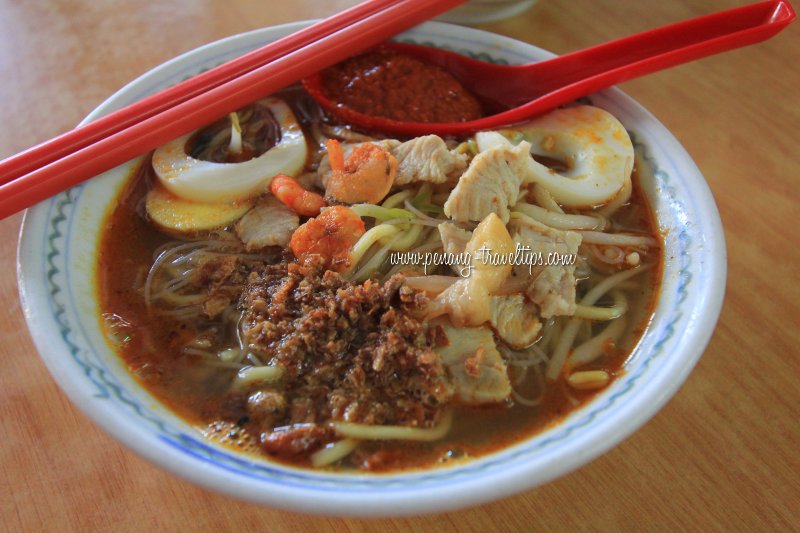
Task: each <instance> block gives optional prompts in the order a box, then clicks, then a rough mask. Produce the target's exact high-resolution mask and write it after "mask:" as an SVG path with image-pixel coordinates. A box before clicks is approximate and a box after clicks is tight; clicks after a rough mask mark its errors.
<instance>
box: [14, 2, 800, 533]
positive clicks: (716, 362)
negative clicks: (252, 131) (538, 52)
mask: <svg viewBox="0 0 800 533" xmlns="http://www.w3.org/2000/svg"><path fill="white" fill-rule="evenodd" d="M353 3H354V2H352V1H345V0H325V1H322V0H292V1H287V2H277V1H276V2H272V1H269V2H263V1H256V0H225V1H222V0H219V1H213V0H206V1H195V0H171V1H169V2H165V1H161V0H138V1H133V0H106V1H102V2H101V1H97V0H51V1H47V0H32V1H25V0H0V124H1V125H2V127H0V158H2V157H5V156H8V155H11V154H13V153H15V152H17V151H20V150H22V149H25V148H27V147H29V146H31V145H33V144H35V143H37V142H41V141H44V140H46V139H48V138H50V137H52V136H54V135H56V134H58V133H61V132H63V131H65V130H67V129H69V128H70V127H73V126H74V125H75V124H76V123H77V122H78V121H79V120H80V119H81V118H82V117H83V116H85V115H86V114H87V113H88V112H89V111H90V110H92V109H93V108H94V107H95V106H97V105H98V104H99V103H100V102H101V101H102V100H103V99H105V98H106V97H107V96H108V95H110V94H111V93H112V92H114V91H115V90H117V89H118V88H120V87H121V86H122V85H123V84H125V83H126V82H128V81H130V80H131V79H133V78H134V77H136V76H138V75H140V74H141V73H143V72H144V71H146V70H147V69H150V68H152V67H154V66H156V65H158V64H159V63H161V62H163V61H165V60H167V59H169V58H171V57H173V56H175V55H176V54H179V53H181V52H184V51H187V50H190V49H192V48H195V47H197V46H199V45H201V44H204V43H207V42H209V41H213V40H216V39H219V38H221V37H225V36H228V35H231V34H235V33H240V32H243V31H247V30H251V29H255V28H259V27H262V26H268V25H273V24H279V23H284V22H290V21H294V20H300V19H306V18H313V17H323V16H327V15H329V14H331V13H333V12H335V11H337V10H341V9H343V8H345V7H346V6H349V5H352V4H353ZM743 3H744V2H742V1H737V0H674V1H670V2H661V1H658V0H642V1H634V0H628V1H612V0H541V1H540V2H539V3H538V4H537V5H536V6H534V8H532V9H531V10H530V11H528V12H527V13H525V14H523V15H521V16H518V17H516V18H514V19H511V20H506V21H502V22H499V23H495V24H491V25H486V26H485V27H484V29H487V30H490V31H494V32H497V33H500V34H504V35H508V36H511V37H514V38H517V39H520V40H523V41H528V42H531V43H533V44H536V45H538V46H541V47H543V48H546V49H549V50H552V51H554V52H558V53H563V52H567V51H571V50H576V49H579V48H582V47H585V46H589V45H592V44H596V43H600V42H603V41H606V40H609V39H612V38H616V37H621V36H624V35H627V34H631V33H634V32H637V31H641V30H645V29H648V28H652V27H655V26H659V25H663V24H666V23H669V22H675V21H678V20H682V19H685V18H688V17H692V16H697V15H701V14H703V13H708V12H711V11H716V10H721V9H724V8H728V7H732V6H735V5H740V4H743ZM798 65H800V23H797V22H795V23H794V24H793V26H791V27H790V28H789V29H787V30H786V31H785V32H784V33H782V34H781V35H779V36H777V37H776V38H774V39H773V40H771V41H769V42H767V43H763V44H760V45H757V46H754V47H750V48H747V49H743V50H737V51H733V52H729V53H727V54H724V55H721V56H717V57H712V58H708V59H704V60H701V61H698V62H695V63H692V64H689V65H683V66H680V67H677V68H673V69H672V70H669V71H667V72H661V73H658V74H654V75H651V76H649V77H647V78H644V79H639V80H635V81H632V82H629V83H626V84H624V85H623V86H622V88H623V89H624V90H625V91H627V92H628V94H630V95H632V96H633V97H634V98H636V99H637V100H638V101H639V102H641V103H642V104H643V105H644V106H645V107H647V108H648V109H649V110H651V111H652V112H653V113H654V114H655V115H656V116H657V117H658V118H659V119H660V120H661V121H663V122H664V124H665V125H666V126H667V127H668V128H669V129H670V130H671V131H672V132H673V133H674V134H675V135H676V136H677V138H678V139H679V140H680V142H681V143H682V144H683V145H684V146H685V147H686V149H687V150H688V151H689V153H690V154H691V155H692V157H693V158H694V159H695V161H696V162H697V164H698V166H699V167H700V169H701V171H702V172H703V174H704V175H705V176H706V179H707V180H708V182H709V183H710V185H711V189H712V191H713V193H714V196H715V198H716V200H717V204H718V205H719V209H720V211H721V214H722V219H723V224H724V226H725V235H726V239H727V245H728V269H729V275H728V287H727V294H726V299H725V304H724V307H723V310H722V316H721V318H720V321H719V325H718V326H717V328H716V331H715V333H714V336H713V337H712V339H711V343H710V345H709V346H708V349H707V350H706V352H705V354H704V356H703V358H702V359H701V361H700V363H699V364H698V365H697V367H696V369H695V370H694V372H693V373H692V374H691V376H690V377H689V379H688V381H687V382H686V384H685V385H684V386H683V387H682V388H681V389H680V391H679V392H678V393H677V395H676V396H675V397H674V398H673V399H672V400H671V401H670V402H669V403H668V404H667V406H666V407H665V408H664V409H663V410H661V412H659V413H658V414H657V415H656V416H655V417H654V418H653V419H652V420H651V421H650V422H649V423H647V424H646V425H645V426H644V427H643V428H642V429H641V430H640V431H638V432H637V433H635V434H634V435H633V436H632V437H630V438H629V439H627V440H626V441H624V442H623V443H622V444H621V445H619V446H618V447H616V448H615V449H613V450H612V451H610V452H609V453H607V454H605V455H604V456H602V457H601V458H599V459H597V460H595V461H594V462H592V463H590V464H589V465H587V466H585V467H584V468H582V469H580V470H578V471H576V472H574V473H572V474H569V475H567V476H565V477H563V478H561V479H559V480H556V481H554V482H552V483H550V484H548V485H546V486H543V487H541V488H538V489H535V490H532V491H529V492H526V493H523V494H520V495H517V496H515V497H511V498H507V499H504V500H501V501H498V502H495V503H492V504H487V505H483V506H480V507H476V508H472V509H468V510H464V511H459V512H453V513H448V514H441V515H432V516H423V517H415V518H403V519H393V518H387V519H381V520H355V519H338V518H337V519H334V518H320V517H311V516H304V515H299V514H292V513H287V512H283V511H279V510H275V509H270V508H264V507H258V506H254V505H250V504H245V503H240V502H238V501H234V500H232V499H229V498H227V497H224V496H219V495H217V494H214V493H211V492H208V491H205V490H202V489H199V488H197V487H195V486H193V485H191V484H189V483H186V482H184V481H181V480H178V479H176V478H175V477H173V476H172V475H170V474H167V473H165V472H163V471H161V470H159V469H157V468H155V467H154V466H152V465H151V464H149V463H147V462H145V461H144V460H142V459H140V458H139V457H138V456H136V455H134V454H132V453H130V452H129V451H127V450H126V449H124V448H122V447H121V446H120V445H119V444H117V442H115V441H114V440H112V439H111V438H109V437H108V436H107V435H106V434H105V433H103V432H102V431H100V430H98V429H97V428H96V427H95V426H94V425H93V424H91V423H90V422H89V421H88V420H87V418H86V417H84V416H83V415H82V414H81V413H80V412H78V411H77V410H76V409H75V407H73V406H72V405H71V404H70V403H69V402H68V401H67V399H66V397H65V396H64V395H63V394H62V393H61V392H60V390H59V389H58V388H57V387H56V385H55V383H54V381H53V379H52V378H51V377H50V375H49V374H48V372H47V370H46V369H45V367H44V365H43V364H42V362H41V361H40V359H39V357H38V356H37V354H36V352H35V350H34V347H33V345H32V343H31V340H30V337H29V334H28V332H27V329H26V327H25V324H24V321H23V317H22V312H21V309H20V304H19V299H18V296H17V284H16V281H15V254H16V245H17V234H18V231H19V224H20V220H21V216H20V215H17V216H13V217H10V218H8V219H6V220H3V221H0V297H2V303H3V305H2V306H0V339H1V340H0V352H2V353H0V360H2V361H3V365H4V366H3V367H2V371H0V475H1V476H2V479H1V481H0V529H8V530H11V531H137V532H138V531H181V530H197V531H234V530H265V531H292V532H295V531H321V530H333V531H379V530H380V531H406V530H419V531H454V532H455V531H459V532H464V531H534V530H535V531H562V530H563V531H571V530H599V531H615V530H626V531H640V530H669V531H674V530H696V531H786V530H800V476H798V474H799V473H800V458H799V453H800V450H798V445H799V444H800V426H799V423H800V407H799V406H800V348H798V347H799V346H800V335H798V327H800V307H799V305H798V302H800V284H799V283H798V280H800V276H798V274H797V270H798V265H800V252H798V246H799V245H800V242H798V238H797V234H796V231H797V230H794V229H792V228H793V227H794V224H796V223H797V222H798V220H800V209H798V207H797V206H798V202H800V195H798V192H797V187H798V183H799V181H800V180H798V172H800V155H798V154H800V148H798V142H799V141H800V103H799V102H800V99H798V87H800V67H798Z"/></svg>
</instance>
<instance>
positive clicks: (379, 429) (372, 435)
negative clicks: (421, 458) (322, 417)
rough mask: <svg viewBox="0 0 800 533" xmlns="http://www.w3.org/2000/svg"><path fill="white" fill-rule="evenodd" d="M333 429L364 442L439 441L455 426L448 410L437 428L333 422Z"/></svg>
mask: <svg viewBox="0 0 800 533" xmlns="http://www.w3.org/2000/svg"><path fill="white" fill-rule="evenodd" d="M332 425H333V428H334V429H335V430H336V431H337V432H338V433H339V434H341V435H344V436H345V437H350V438H354V439H362V440H416V441H426V442H427V441H434V440H439V439H441V438H442V437H444V436H445V435H447V433H448V432H449V431H450V427H451V426H452V425H453V412H452V411H450V410H448V411H445V413H444V415H442V419H441V420H440V421H439V424H437V425H436V426H435V427H432V428H429V429H426V428H414V427H408V426H373V425H369V424H354V423H352V422H333V423H332Z"/></svg>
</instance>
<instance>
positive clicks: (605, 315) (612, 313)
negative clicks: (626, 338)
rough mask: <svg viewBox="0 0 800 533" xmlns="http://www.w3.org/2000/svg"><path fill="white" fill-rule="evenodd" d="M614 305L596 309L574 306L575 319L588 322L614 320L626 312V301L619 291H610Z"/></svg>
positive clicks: (581, 305) (580, 305)
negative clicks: (582, 319)
mask: <svg viewBox="0 0 800 533" xmlns="http://www.w3.org/2000/svg"><path fill="white" fill-rule="evenodd" d="M611 295H612V296H613V298H614V305H612V306H611V307H597V306H594V305H583V304H578V305H576V306H575V314H574V315H572V316H574V317H575V318H587V319H589V320H614V319H615V318H619V317H621V316H622V315H624V314H625V313H626V312H627V311H628V300H627V298H625V296H624V295H623V294H622V293H621V292H620V291H612V292H611Z"/></svg>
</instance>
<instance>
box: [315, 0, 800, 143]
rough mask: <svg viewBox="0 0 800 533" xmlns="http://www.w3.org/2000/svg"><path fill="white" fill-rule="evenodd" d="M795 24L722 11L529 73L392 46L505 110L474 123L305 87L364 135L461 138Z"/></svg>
mask: <svg viewBox="0 0 800 533" xmlns="http://www.w3.org/2000/svg"><path fill="white" fill-rule="evenodd" d="M794 18H795V13H794V10H792V7H791V6H790V5H789V2H788V1H786V0H770V1H767V2H760V3H757V4H751V5H747V6H742V7H737V8H733V9H728V10H726V11H720V12H719V13H714V14H711V15H705V16H702V17H698V18H694V19H690V20H686V21H683V22H678V23H676V24H671V25H669V26H664V27H662V28H658V29H655V30H650V31H645V32H642V33H638V34H636V35H631V36H630V37H624V38H622V39H618V40H616V41H611V42H608V43H605V44H601V45H599V46H594V47H592V48H587V49H585V50H581V51H578V52H572V53H570V54H566V55H563V56H560V57H554V58H552V59H547V60H545V61H540V62H538V63H531V64H528V65H514V66H509V65H495V64H492V63H486V62H483V61H478V60H475V59H471V58H469V57H465V56H462V55H459V54H455V53H453V52H448V51H445V50H440V49H438V48H429V47H425V46H417V45H411V44H401V43H388V44H387V45H386V46H388V47H390V48H393V49H396V50H400V51H403V52H405V53H408V54H411V55H414V56H417V57H419V58H421V59H424V60H427V61H429V62H432V63H435V64H437V65H439V66H441V67H443V68H444V69H446V70H447V71H449V72H450V73H452V74H453V75H454V76H455V77H456V78H458V80H459V81H460V82H461V83H462V84H463V85H464V86H465V87H466V88H467V89H469V90H470V91H471V92H472V93H473V94H475V95H476V96H477V97H478V98H480V99H482V100H484V101H486V102H492V103H495V104H497V105H498V107H499V108H500V109H504V108H505V109H507V111H503V112H500V113H497V114H495V115H491V116H488V117H484V118H481V119H478V120H472V121H468V122H448V123H420V122H399V121H395V120H390V119H386V118H382V117H375V116H369V115H365V114H363V113H360V112H358V111H355V110H353V109H350V108H347V107H340V106H337V105H336V103H335V102H333V101H331V100H330V99H329V98H328V97H327V96H326V95H325V93H324V91H323V89H322V86H321V76H320V75H315V76H312V77H310V78H308V79H306V80H305V81H304V83H305V86H306V89H307V90H308V91H309V93H310V94H311V95H312V96H313V97H314V99H315V100H317V102H319V103H320V105H321V106H322V107H323V108H325V109H326V110H328V111H329V112H331V113H333V114H334V115H336V116H339V117H340V118H342V119H343V120H344V121H345V122H347V123H349V124H353V125H355V126H359V127H361V128H364V129H367V130H371V131H380V132H385V133H391V134H396V135H405V136H414V135H421V134H427V133H435V134H438V135H460V134H467V133H472V132H475V131H478V130H485V129H491V128H496V127H498V126H502V125H507V124H513V123H516V122H521V121H523V120H526V119H529V118H531V117H533V116H535V115H537V114H541V113H543V112H545V111H548V110H550V109H553V108H554V107H556V106H558V105H560V104H564V103H566V102H570V101H572V100H574V99H576V98H578V97H581V96H585V95H587V94H591V93H593V92H595V91H598V90H600V89H605V88H607V87H610V86H612V85H614V84H617V83H620V82H623V81H626V80H630V79H632V78H636V77H638V76H642V75H644V74H649V73H651V72H656V71H659V70H662V69H665V68H668V67H672V66H675V65H679V64H681V63H686V62H688V61H692V60H694V59H700V58H702V57H706V56H710V55H713V54H718V53H720V52H725V51H727V50H731V49H733V48H739V47H742V46H747V45H750V44H754V43H757V42H760V41H764V40H766V39H769V38H770V37H772V36H773V35H775V34H777V33H778V32H779V31H781V30H782V29H783V28H785V27H786V26H787V25H788V24H789V23H790V22H791V21H792V20H794Z"/></svg>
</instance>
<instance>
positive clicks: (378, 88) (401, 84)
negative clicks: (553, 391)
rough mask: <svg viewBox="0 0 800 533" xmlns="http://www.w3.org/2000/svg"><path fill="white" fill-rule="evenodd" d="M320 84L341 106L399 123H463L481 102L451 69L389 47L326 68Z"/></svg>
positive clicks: (475, 114) (476, 112) (474, 116)
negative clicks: (445, 68)
mask: <svg viewBox="0 0 800 533" xmlns="http://www.w3.org/2000/svg"><path fill="white" fill-rule="evenodd" d="M321 82H322V83H321V88H322V91H323V92H324V94H325V96H326V97H327V98H328V99H330V100H331V101H332V102H335V104H336V106H337V107H340V108H349V109H352V110H354V111H358V112H360V113H363V114H366V115H371V116H375V117H383V118H388V119H391V120H397V121H400V122H464V121H468V120H475V119H478V118H480V117H482V116H483V115H484V113H483V109H482V106H481V103H480V102H479V101H478V99H477V98H476V97H475V96H473V95H472V94H470V92H469V91H467V89H465V88H464V86H463V85H461V83H460V82H459V81H458V80H457V79H456V78H455V77H454V76H453V75H452V74H450V73H449V72H447V71H446V70H444V69H442V68H441V67H439V66H437V65H433V64H431V63H427V62H425V61H421V60H419V59H417V58H415V57H412V56H410V55H407V54H403V53H400V52H397V51H395V50H390V49H387V48H383V47H380V48H375V49H373V50H370V51H368V52H366V53H364V54H361V55H357V56H354V57H351V58H349V59H347V60H345V61H342V62H341V63H338V64H336V65H333V66H332V67H329V68H327V69H325V70H324V71H322V73H321Z"/></svg>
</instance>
